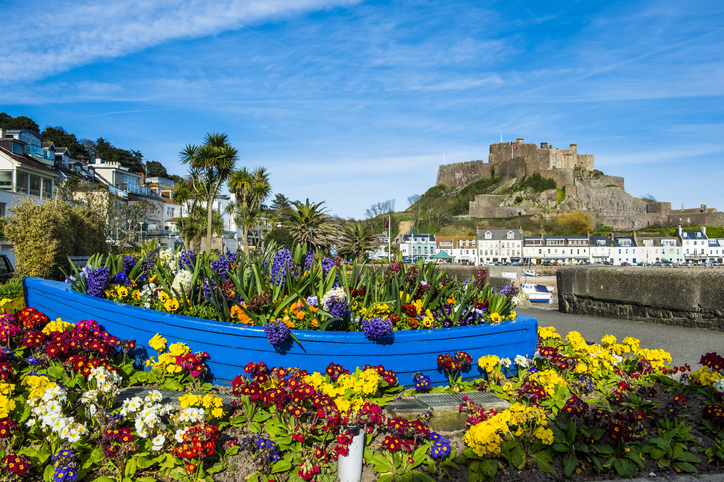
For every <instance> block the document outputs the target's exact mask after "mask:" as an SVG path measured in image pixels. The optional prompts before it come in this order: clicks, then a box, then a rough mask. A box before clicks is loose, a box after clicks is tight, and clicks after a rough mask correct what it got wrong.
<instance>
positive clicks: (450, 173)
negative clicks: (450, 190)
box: [435, 161, 497, 187]
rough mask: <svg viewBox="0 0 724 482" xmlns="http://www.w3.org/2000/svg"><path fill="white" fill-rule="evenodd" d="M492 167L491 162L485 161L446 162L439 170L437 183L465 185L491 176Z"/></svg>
mask: <svg viewBox="0 0 724 482" xmlns="http://www.w3.org/2000/svg"><path fill="white" fill-rule="evenodd" d="M490 168H491V166H490V164H487V163H485V162H483V161H470V162H459V163H456V164H445V165H442V166H440V167H439V168H438V170H437V180H436V182H435V185H436V186H439V185H441V184H444V185H445V186H448V187H457V186H465V185H466V184H470V183H471V182H475V181H477V180H478V179H482V178H486V177H490ZM496 174H497V173H496Z"/></svg>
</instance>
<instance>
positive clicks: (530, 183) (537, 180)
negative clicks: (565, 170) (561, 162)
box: [515, 172, 558, 192]
mask: <svg viewBox="0 0 724 482" xmlns="http://www.w3.org/2000/svg"><path fill="white" fill-rule="evenodd" d="M516 187H517V189H515V190H520V189H526V188H531V189H532V190H533V191H535V192H543V191H548V190H550V189H556V188H557V187H558V185H557V184H556V181H555V180H553V179H549V178H547V177H543V176H541V175H540V173H539V172H535V173H533V175H531V176H530V177H526V178H523V180H521V181H520V182H519V183H518V184H517V185H516Z"/></svg>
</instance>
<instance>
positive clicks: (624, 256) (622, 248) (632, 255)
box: [613, 236, 639, 266]
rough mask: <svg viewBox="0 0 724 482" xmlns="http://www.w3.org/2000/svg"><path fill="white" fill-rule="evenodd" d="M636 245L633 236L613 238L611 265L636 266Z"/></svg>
mask: <svg viewBox="0 0 724 482" xmlns="http://www.w3.org/2000/svg"><path fill="white" fill-rule="evenodd" d="M637 250H638V244H637V243H636V238H635V237H634V236H620V237H615V238H613V265H614V266H621V265H622V264H624V263H625V264H636V263H638V262H639V260H638V252H637Z"/></svg>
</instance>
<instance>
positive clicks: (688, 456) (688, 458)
mask: <svg viewBox="0 0 724 482" xmlns="http://www.w3.org/2000/svg"><path fill="white" fill-rule="evenodd" d="M676 460H681V461H682V462H691V463H694V464H700V463H701V459H700V458H699V457H697V456H696V455H694V454H692V453H691V452H684V453H682V454H681V455H679V456H678V457H676Z"/></svg>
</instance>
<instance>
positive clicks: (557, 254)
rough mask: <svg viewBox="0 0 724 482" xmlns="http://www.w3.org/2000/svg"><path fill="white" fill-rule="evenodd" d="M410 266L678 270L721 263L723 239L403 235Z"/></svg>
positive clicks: (683, 234)
mask: <svg viewBox="0 0 724 482" xmlns="http://www.w3.org/2000/svg"><path fill="white" fill-rule="evenodd" d="M398 242H399V246H400V251H401V252H402V255H403V256H404V257H405V258H407V259H408V260H410V261H413V262H415V261H417V260H419V259H424V260H425V261H451V262H453V263H462V264H474V265H486V264H494V263H503V264H507V263H524V264H543V263H547V262H550V263H559V264H566V265H570V264H581V263H584V264H596V263H598V264H612V265H615V266H620V265H624V264H642V263H645V264H653V263H656V262H670V263H675V264H681V263H692V264H704V263H722V262H723V261H724V239H716V238H709V237H708V236H707V235H706V228H705V227H703V228H701V230H700V231H684V230H683V229H682V228H681V226H679V227H678V228H677V232H676V235H675V236H670V237H668V236H665V237H640V236H637V235H636V234H634V235H632V236H614V235H613V234H609V235H608V236H591V235H586V236H545V235H540V236H524V235H523V231H522V230H521V229H494V228H482V229H478V230H477V235H476V236H435V235H431V234H417V235H404V236H402V237H401V238H398Z"/></svg>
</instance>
